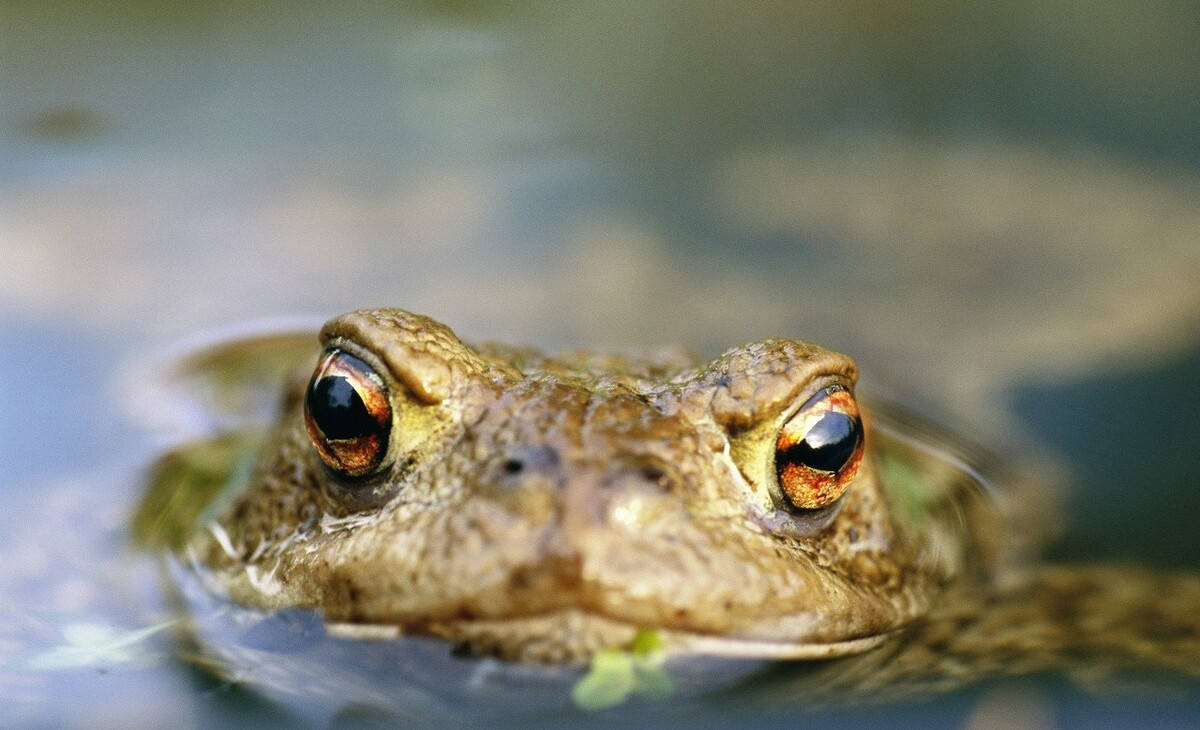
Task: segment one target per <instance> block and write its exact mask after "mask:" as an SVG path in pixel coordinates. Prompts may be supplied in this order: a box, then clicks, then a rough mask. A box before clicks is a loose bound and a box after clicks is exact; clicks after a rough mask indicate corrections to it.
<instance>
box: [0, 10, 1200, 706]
mask: <svg viewBox="0 0 1200 730" xmlns="http://www.w3.org/2000/svg"><path fill="white" fill-rule="evenodd" d="M1198 22H1200V10H1197V8H1196V7H1195V6H1194V5H1191V4H1187V3H1182V2H1169V1H1164V2H1154V3H1150V4H1146V3H1120V2H1109V3H1094V4H1092V5H1091V6H1088V7H1084V6H1081V5H1079V4H1077V3H1073V2H1058V1H1051V2H1044V3H1039V4H1037V7H1032V6H1030V5H1029V4H1025V3H1015V2H1001V3H969V4H965V5H963V6H961V7H959V8H957V9H955V10H953V11H946V10H945V9H944V8H943V7H941V6H940V5H938V4H935V3H924V2H918V3H911V2H906V3H901V2H885V3H874V4H867V3H837V4H833V3H830V4H828V5H825V4H792V3H785V2H779V3H756V4H752V5H746V4H744V3H734V2H718V3H708V4H705V5H704V6H703V7H694V8H689V9H688V10H687V11H686V12H685V11H683V10H681V9H680V8H679V7H678V6H676V5H673V4H669V3H661V4H660V3H646V2H638V3H633V2H620V3H606V4H602V5H584V6H582V7H567V6H564V5H562V4H559V3H536V2H517V3H507V4H495V5H493V4H487V3H469V2H464V3H413V4H406V5H404V6H396V7H392V6H389V5H386V4H377V3H357V2H351V3H341V4H338V5H337V6H327V5H323V4H318V3H291V4H287V5H283V4H269V3H268V4H259V3H234V4H221V3H218V4H203V5H196V6H191V5H187V4H158V3H151V2H125V3H112V4H106V3H101V4H90V5H86V6H83V5H81V4H77V3H69V2H39V3H33V2H21V1H19V0H6V2H4V3H2V4H0V26H2V27H3V28H5V31H4V33H3V34H2V36H0V100H2V103H0V260H2V261H3V265H2V266H0V311H2V312H3V317H2V318H0V343H2V344H3V345H4V351H5V353H6V357H5V358H4V361H3V364H2V365H0V375H2V377H0V383H2V384H0V413H2V414H3V416H2V417H0V443H3V445H4V447H3V449H2V450H0V454H3V456H4V459H3V462H2V463H3V464H4V466H5V467H6V470H7V473H8V477H7V478H6V479H5V480H3V482H0V515H2V516H0V525H2V528H3V532H2V533H0V534H2V535H3V537H4V539H3V543H2V544H0V564H2V565H3V566H4V567H3V569H2V571H0V573H2V574H0V589H2V590H0V708H2V709H0V725H5V726H9V725H12V726H76V725H87V726H89V727H95V726H110V725H118V724H122V725H128V724H137V725H144V724H152V725H166V724H169V723H171V724H176V725H178V726H179V727H190V726H211V725H213V724H215V723H225V722H237V723H239V724H251V723H261V724H264V725H272V724H291V723H293V722H297V721H304V720H307V722H310V723H312V724H314V725H324V724H328V723H330V722H333V723H335V724H336V723H339V722H340V723H345V724H360V723H361V724H370V723H372V722H378V723H380V724H383V723H386V722H388V721H389V720H391V719H394V718H391V717H388V716H375V715H372V714H371V713H370V711H369V710H356V709H354V708H349V709H343V710H342V712H341V714H338V710H337V709H336V708H335V709H334V710H332V711H331V712H332V714H330V713H329V712H327V713H326V714H321V713H319V712H318V713H314V714H306V713H309V712H310V711H311V708H306V707H304V706H302V705H289V704H288V703H287V702H280V701H275V700H271V699H264V698H262V697H260V696H259V695H257V694H256V693H255V692H254V691H252V690H250V689H246V688H243V687H241V686H236V685H231V684H229V683H227V682H224V681H221V680H218V679H216V678H214V677H213V676H212V675H210V674H206V673H205V672H203V671H201V670H199V669H196V668H193V667H191V666H190V665H189V664H187V663H186V662H183V661H180V660H178V659H172V655H173V654H174V653H175V651H176V648H175V645H174V644H173V643H172V640H171V639H170V637H169V634H170V632H169V631H168V630H166V628H167V627H165V626H163V625H162V622H163V621H165V620H166V619H165V617H167V616H169V615H170V614H169V611H168V610H167V606H166V605H165V602H164V601H165V599H164V597H163V596H162V594H161V593H160V592H159V591H158V590H157V589H156V582H155V579H154V578H155V576H154V566H153V563H152V562H151V561H149V560H147V559H145V558H144V557H139V556H138V555H137V554H136V553H135V552H134V551H132V550H131V549H130V548H129V547H128V538H127V536H126V533H125V525H126V522H127V519H128V515H129V514H130V513H131V512H132V510H133V509H134V507H135V505H136V502H137V498H138V495H139V493H140V491H141V489H142V476H143V474H144V470H145V468H146V465H147V464H149V463H150V461H151V460H152V459H153V458H154V456H155V455H156V454H158V453H160V452H161V451H162V449H163V448H164V446H165V445H166V444H170V443H173V442H174V441H177V440H178V439H179V438H181V437H182V436H183V435H185V434H186V432H187V431H188V429H194V427H195V424H194V423H191V422H188V421H187V419H186V418H184V417H183V416H181V415H180V414H177V413H171V412H169V411H170V407H169V404H164V406H163V409H162V410H163V411H166V412H163V413H157V414H156V413H155V410H154V408H153V407H147V404H146V403H145V402H144V399H142V400H138V398H137V397H136V392H135V393H131V390H130V388H131V387H132V388H133V389H134V391H136V387H137V381H136V378H131V377H130V374H131V373H140V372H143V370H142V368H144V366H145V365H146V363H147V362H148V361H150V360H151V359H152V358H155V357H159V356H160V355H161V353H162V352H163V351H164V350H163V348H177V351H178V348H186V344H184V345H180V344H179V343H185V342H186V341H192V342H196V341H199V340H200V339H203V338H204V337H205V336H206V333H211V332H215V331H220V330H222V328H228V327H231V326H239V325H241V323H245V322H248V321H259V320H264V319H272V318H287V321H289V322H293V321H295V320H296V319H297V318H308V319H307V320H306V321H312V319H315V320H316V321H319V320H320V319H321V318H322V317H327V316H330V315H333V314H336V313H339V312H343V311H347V310H351V309H357V308H361V307H366V306H380V305H388V306H399V307H404V308H407V309H411V310H414V311H419V312H424V313H428V314H430V315H432V316H434V317H436V318H437V319H439V320H441V321H444V322H447V323H448V324H450V325H451V326H453V327H454V328H455V329H456V330H457V331H458V332H459V333H460V334H462V335H464V337H466V338H468V339H473V340H500V341H508V342H515V343H530V344H535V345H539V346H543V347H548V348H555V347H562V346H588V347H624V348H628V347H639V346H655V345H661V344H681V345H684V346H687V347H689V348H692V349H694V350H696V351H698V352H702V353H707V354H715V353H716V352H719V351H720V350H721V349H723V348H725V347H728V346H731V345H735V344H740V343H743V342H747V341H750V340H753V339H757V338H761V337H764V336H770V335H783V336H790V337H798V338H805V339H811V340H814V341H817V342H821V343H823V344H825V345H828V346H830V347H833V348H836V349H838V350H841V351H844V352H847V353H850V354H851V355H853V356H854V357H855V358H856V359H857V360H858V362H859V365H860V367H861V370H862V372H863V373H864V381H865V384H866V386H867V387H870V388H873V389H875V390H876V391H883V392H886V393H888V394H890V395H891V396H893V397H899V398H902V399H903V400H904V401H905V402H909V403H912V404H914V405H915V406H917V407H919V408H921V409H923V410H926V411H928V412H932V413H935V414H941V417H943V418H945V419H946V420H949V421H951V422H953V423H956V424H964V425H963V426H962V427H961V428H962V429H963V430H964V431H965V432H966V433H967V435H969V436H970V438H972V439H974V440H976V441H981V442H985V443H988V444H990V445H992V446H993V447H994V448H996V449H997V450H999V451H1000V452H1001V453H1003V454H1004V455H1005V456H1006V457H1008V458H1010V459H1012V460H1014V461H1022V460H1026V459H1029V460H1037V461H1040V462H1042V463H1045V464H1047V467H1048V469H1049V470H1050V471H1051V472H1053V473H1054V474H1055V475H1056V476H1055V477H1054V481H1057V482H1060V483H1064V484H1066V485H1068V487H1069V497H1068V499H1067V502H1066V507H1065V509H1064V510H1063V512H1064V514H1065V516H1066V521H1065V525H1064V529H1063V533H1062V536H1061V539H1060V541H1059V542H1058V543H1056V545H1055V546H1054V547H1053V548H1052V555H1053V556H1054V557H1056V558H1061V559H1070V560H1098V559H1104V560H1114V559H1115V560H1118V561H1128V562H1131V563H1135V564H1139V565H1146V566H1152V567H1155V568H1158V569H1174V570H1193V571H1194V570H1197V569H1200V532H1197V531H1196V530H1195V529H1194V525H1193V522H1194V520H1193V519H1192V515H1194V514H1195V513H1196V511H1197V509H1200V490H1197V489H1196V488H1195V485H1196V481H1197V476H1196V475H1197V474H1200V423H1198V422H1197V420H1196V418H1195V413H1196V410H1197V406H1198V405H1200V404H1198V402H1197V400H1198V398H1200V388H1198V387H1197V383H1198V382H1200V337H1198V336H1197V334H1196V333H1197V332H1200V285H1198V284H1197V282H1200V145H1197V144H1196V136H1195V120H1196V119H1197V118H1200V97H1198V96H1197V95H1196V94H1195V89H1196V88H1197V85H1198V83H1200V45H1197V44H1196V43H1195V32H1194V30H1195V28H1196V26H1197V23H1198ZM131 381H132V385H131ZM134 401H137V407H131V404H132V403H133V402H134ZM151 406H152V404H151ZM1049 481H1051V479H1050V478H1048V482H1049ZM147 627H150V628H160V629H163V630H161V631H159V632H158V633H154V634H152V635H147V636H141V637H137V636H135V635H134V634H135V633H136V632H138V631H141V630H143V629H146V628H147ZM429 651H430V652H431V654H436V653H437V652H436V650H434V649H430V650H429ZM445 671H447V672H452V671H454V670H452V669H446V670H445ZM997 708H1005V709H1001V710H998V709H997ZM555 712H557V710H556V711H555ZM562 712H576V711H575V710H572V709H571V708H570V706H569V705H568V706H567V707H566V708H565V709H563V710H562ZM798 712H806V713H810V714H806V715H805V719H806V721H808V722H810V723H811V724H814V725H818V726H821V725H830V726H837V725H842V724H847V725H858V724H862V723H865V722H871V723H872V724H880V725H884V726H896V727H901V726H911V724H914V723H918V722H919V723H921V724H927V725H930V726H935V727H939V726H940V727H959V726H963V725H966V724H971V726H973V727H995V726H997V725H996V724H995V723H1000V726H1013V724H1014V718H1016V720H1018V721H1020V722H1018V723H1017V724H1021V722H1024V723H1026V724H1040V725H1041V726H1055V725H1062V726H1069V725H1073V724H1080V723H1089V724H1095V725H1099V724H1112V725H1116V726H1124V725H1126V724H1138V725H1148V726H1171V725H1194V724H1196V723H1200V695H1198V694H1197V693H1196V692H1195V691H1190V690H1185V691H1183V692H1182V693H1181V692H1173V693H1166V694H1164V693H1161V692H1157V691H1155V690H1154V688H1149V689H1146V690H1145V691H1139V692H1133V693H1131V694H1125V695H1122V696H1121V698H1120V699H1119V701H1118V700H1113V699H1112V698H1105V697H1099V698H1098V697H1095V696H1093V695H1091V694H1088V693H1085V692H1081V691H1079V690H1077V689H1075V688H1074V687H1073V686H1071V685H1070V684H1068V683H1066V682H1065V681H1064V680H1062V679H1061V678H1058V677H1043V678H1037V679H1036V680H1030V681H1023V682H1015V683H1014V682H1008V683H983V684H982V685H979V686H976V687H973V688H971V689H969V690H965V691H960V692H957V693H953V694H950V695H946V696H942V697H938V698H933V699H929V700H924V701H921V702H919V703H908V704H898V705H897V704H891V705H887V706H886V707H883V708H866V709H853V710H849V709H845V708H841V709H832V710H824V709H823V710H819V711H818V710H811V709H810V708H796V707H783V708H779V707H772V708H767V707H765V706H761V705H754V704H753V703H752V702H751V700H750V699H749V694H747V695H745V696H743V695H739V694H738V693H737V692H732V693H726V694H722V695H719V696H717V697H714V698H702V699H697V700H694V701H689V702H686V703H682V702H675V703H668V704H665V705H655V704H654V703H645V704H641V705H636V706H635V707H634V711H632V712H631V713H630V714H617V715H616V716H613V715H604V716H599V717H592V719H594V720H597V721H598V722H605V723H612V722H617V723H620V722H627V723H632V722H634V719H636V718H637V717H640V716H642V715H640V714H639V713H651V714H653V715H654V716H655V717H656V718H657V717H661V718H662V719H663V720H664V721H668V720H669V721H672V722H677V723H678V724H683V723H688V724H689V725H696V724H700V725H704V724H722V723H727V722H729V723H731V722H735V721H737V722H746V721H747V718H749V721H750V722H751V724H753V723H754V722H757V723H758V724H760V725H762V726H773V725H782V724H789V725H790V724H794V721H795V720H794V715H795V713H798ZM1006 713H1007V714H1006ZM1022 713H1023V714H1022ZM562 717H563V716H562V715H559V714H555V713H549V714H547V715H546V716H545V717H541V718H534V719H530V718H525V720H526V721H528V722H530V723H536V722H548V723H553V722H555V721H556V720H561V719H562ZM570 717H572V718H575V717H576V716H575V715H570ZM580 717H584V716H582V715H580ZM510 719H511V718H510ZM1005 721H1007V722H1008V724H1007V725H1004V722H1005ZM988 723H993V724H990V725H989V724H988Z"/></svg>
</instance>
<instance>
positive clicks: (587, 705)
mask: <svg viewBox="0 0 1200 730" xmlns="http://www.w3.org/2000/svg"><path fill="white" fill-rule="evenodd" d="M665 660H666V654H665V652H664V651H663V640H662V635H661V634H659V632H657V631H653V630H648V629H643V630H641V631H638V633H637V636H635V637H634V639H633V643H632V645H631V646H630V649H629V651H616V650H612V649H609V650H605V651H600V652H597V653H596V654H595V655H594V656H593V657H592V663H591V666H590V667H589V669H588V673H587V674H585V675H584V676H583V678H582V679H580V680H579V681H578V682H577V683H576V684H575V687H574V688H573V689H572V690H571V699H572V700H573V701H574V702H575V706H576V707H578V708H579V709H581V710H587V711H592V710H603V709H605V708H608V707H615V706H616V705H619V704H621V703H622V702H625V701H626V700H627V699H629V697H630V695H633V694H638V695H641V696H642V697H645V698H647V699H650V700H664V699H667V698H668V697H670V696H671V694H672V693H673V692H674V691H675V685H674V683H673V682H672V681H671V677H670V675H668V674H667V672H666V670H664V669H663V668H662V664H663V662H664V661H665Z"/></svg>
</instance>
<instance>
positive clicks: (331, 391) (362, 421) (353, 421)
mask: <svg viewBox="0 0 1200 730" xmlns="http://www.w3.org/2000/svg"><path fill="white" fill-rule="evenodd" d="M308 412H309V413H310V414H312V418H313V420H314V421H316V423H317V426H318V427H320V429H321V433H323V434H325V438H328V439H352V438H358V437H359V436H366V435H368V434H372V433H375V432H377V431H379V424H378V423H377V422H376V421H375V419H374V418H371V414H370V413H368V412H367V406H366V405H365V404H364V403H363V401H362V398H360V397H359V395H358V391H356V390H355V389H354V386H353V385H351V384H350V381H348V380H347V379H346V378H343V377H341V376H339V375H327V376H325V377H324V378H321V379H320V380H318V381H317V382H316V383H315V384H314V385H313V387H312V388H311V389H310V390H309V391H308Z"/></svg>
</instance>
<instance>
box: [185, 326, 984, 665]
mask: <svg viewBox="0 0 1200 730" xmlns="http://www.w3.org/2000/svg"><path fill="white" fill-rule="evenodd" d="M321 338H322V341H323V342H324V344H325V345H326V346H331V347H332V346H335V347H340V348H343V349H345V350H347V351H349V352H351V353H353V354H355V355H357V356H358V357H360V358H361V359H363V360H364V361H366V362H367V363H369V364H370V365H372V366H373V367H374V369H375V370H376V371H377V372H378V373H379V374H380V375H381V376H382V378H383V379H384V381H385V383H386V385H387V389H388V392H389V398H390V401H391V405H392V408H393V413H394V416H393V425H392V430H391V440H390V443H389V446H388V454H387V457H386V459H385V461H384V464H383V465H382V466H381V468H380V470H379V471H378V472H377V473H376V474H374V475H371V476H369V477H367V478H365V479H360V480H353V481H349V480H344V479H341V478H339V477H338V476H336V475H335V474H334V473H333V472H331V471H330V470H329V469H328V468H327V467H326V466H325V465H324V464H323V463H322V462H321V460H320V458H319V457H318V456H317V454H316V452H315V451H314V449H313V447H312V446H311V444H310V442H309V437H308V435H307V434H306V432H305V428H304V423H303V413H302V400H303V399H302V398H301V397H300V394H301V392H302V391H301V389H300V388H294V389H293V391H292V392H291V394H290V395H289V397H288V404H287V406H286V408H285V409H284V412H283V414H282V419H281V422H280V424H279V426H278V428H277V430H276V432H275V434H274V436H273V437H272V439H271V441H270V442H269V444H268V446H267V448H266V450H265V453H264V456H263V458H262V460H261V462H260V463H259V465H258V467H257V470H256V472H255V475H254V477H253V478H252V480H251V482H250V484H249V486H248V487H247V488H246V490H245V491H244V492H243V493H242V494H241V495H240V496H238V497H237V498H236V500H234V501H233V502H232V504H231V506H230V507H229V509H228V510H227V511H226V512H225V513H224V514H223V516H221V517H220V519H219V521H218V523H217V524H216V525H214V526H213V529H212V530H209V531H206V532H205V534H204V536H202V537H201V538H200V539H199V542H198V543H197V544H194V545H193V548H194V549H195V550H196V551H197V554H199V555H200V556H201V558H202V559H203V560H204V561H205V562H207V563H208V564H209V565H210V566H211V567H212V568H215V569H216V574H217V575H220V576H221V577H222V578H223V582H224V584H225V586H226V587H227V588H228V589H229V590H230V592H231V594H232V596H233V597H234V598H235V599H236V600H239V601H243V602H248V603H252V604H256V605H262V606H266V607H281V606H311V607H317V608H319V609H321V610H322V611H323V612H324V614H325V616H326V618H327V620H329V621H331V622H342V623H347V624H354V625H360V626H362V625H369V626H380V625H383V626H393V627H399V628H400V629H401V630H403V631H405V632H416V633H426V634H434V635H439V636H445V637H448V638H452V639H456V640H461V641H466V642H468V643H470V644H473V645H474V646H476V647H478V648H480V649H483V650H486V651H492V652H495V653H498V654H500V655H502V656H506V657H510V658H523V659H540V660H563V659H580V658H583V657H586V656H587V655H588V654H590V653H592V652H594V651H595V650H596V649H598V648H603V647H619V646H622V645H624V644H626V643H627V642H628V641H630V640H631V638H632V636H633V635H634V633H635V631H636V630H637V629H638V628H656V629H660V630H661V631H663V634H664V635H665V636H666V637H667V638H668V640H669V642H670V643H673V644H675V645H678V646H680V647H684V648H686V647H688V646H689V645H690V646H692V647H701V648H703V647H704V646H709V647H710V648H711V647H713V646H717V647H718V649H717V650H721V649H720V648H719V647H721V646H724V647H725V649H727V650H729V651H732V652H734V653H739V652H741V653H759V654H767V655H776V656H796V657H804V656H828V655H834V654H840V653H848V652H852V651H855V650H861V649H864V648H866V647H868V646H870V645H871V643H872V641H873V640H875V639H877V638H880V637H883V636H885V635H886V634H888V632H891V631H893V630H895V629H897V628H899V627H901V626H904V625H906V624H908V623H909V622H911V621H913V620H914V619H915V618H916V617H918V616H920V615H922V614H923V613H924V612H925V610H926V608H927V604H928V602H929V600H930V598H931V595H932V593H933V592H934V588H935V587H936V586H938V585H941V584H943V583H945V582H946V581H947V580H948V579H949V578H950V577H951V575H952V574H953V573H954V572H955V571H957V570H959V569H960V567H961V566H960V562H961V556H958V555H956V554H954V550H947V549H946V546H945V545H942V546H940V548H937V547H935V548H931V547H930V546H929V545H927V544H925V543H924V542H922V541H920V540H919V539H918V537H917V536H916V535H914V534H909V533H908V532H906V531H905V530H904V529H902V525H901V524H900V523H899V522H897V521H896V520H893V519H892V518H891V517H890V514H889V511H890V507H889V504H888V501H887V497H886V494H885V492H884V491H883V490H882V489H881V485H880V483H879V479H878V477H877V473H876V469H875V465H874V462H873V459H872V457H871V453H870V450H871V443H872V442H871V436H870V434H868V436H867V449H868V454H867V458H865V459H864V462H863V466H862V467H861V469H860V471H859V473H858V476H857V477H856V479H855V480H854V482H853V483H852V484H851V485H850V487H849V489H848V490H847V492H846V495H845V496H844V497H843V498H842V500H841V503H840V505H839V507H838V508H837V509H835V510H834V511H833V512H831V513H830V514H827V515H824V516H823V517H822V518H821V519H817V518H815V517H813V516H811V515H805V514H797V513H796V512H795V511H794V510H789V509H788V508H787V506H786V503H785V502H783V501H782V496H781V494H780V492H779V489H778V485H777V484H776V483H775V476H774V468H773V461H772V459H773V458H774V446H775V439H776V435H777V433H778V430H779V428H780V427H781V425H782V424H783V423H784V421H785V420H786V419H787V417H789V416H790V415H791V413H792V412H793V411H794V410H795V409H796V408H797V407H798V406H799V404H801V403H803V402H804V401H805V400H806V399H808V398H809V397H810V396H812V395H813V394H814V393H815V392H816V391H817V390H819V389H820V388H823V387H826V386H828V385H831V384H841V385H843V386H845V387H847V388H851V387H852V386H853V384H854V381H855V378H856V372H855V366H854V363H853V362H852V361H851V360H850V359H849V358H847V357H845V356H843V355H840V354H837V353H834V352H830V351H828V350H824V349H822V348H820V347H818V346H816V345H812V344H809V343H806V342H798V341H791V340H767V341H762V342H757V343H753V344H750V345H746V346H744V347H739V348H736V349H733V350H730V351H728V352H726V353H725V354H724V355H722V356H721V357H719V358H717V359H716V360H714V361H712V362H710V363H708V364H700V365H697V364H695V363H693V362H690V361H689V360H688V359H686V358H685V357H683V356H681V355H679V354H677V353H669V352H667V353H660V354H658V355H652V356H649V357H644V358H636V359H635V358H625V357H618V356H612V355H598V354H590V353H568V354H565V355H561V356H557V357H547V356H543V355H540V354H538V353H536V352H533V351H528V350H520V349H515V348H507V347H502V346H482V347H477V348H471V347H468V346H467V345H464V344H463V343H462V342H460V341H459V340H458V338H457V337H456V336H455V335H454V333H453V332H451V331H450V330H449V329H448V328H447V327H445V326H444V325H442V324H439V323H438V322H435V321H433V320H431V319H428V318H425V317H422V316H418V315H415V314H411V313H408V312H404V311H400V310H391V309H384V310H373V311H360V312H354V313H351V314H347V315H345V316H342V317H339V318H337V319H334V320H332V321H330V322H329V323H328V324H327V325H326V326H325V327H324V328H323V330H322V332H321ZM514 465H517V466H514ZM706 641H708V642H709V643H708V644H705V642H706ZM714 641H715V642H716V643H715V644H714V643H713V642H714ZM722 641H724V642H728V643H726V644H721V643H720V642H722ZM689 642H690V644H689Z"/></svg>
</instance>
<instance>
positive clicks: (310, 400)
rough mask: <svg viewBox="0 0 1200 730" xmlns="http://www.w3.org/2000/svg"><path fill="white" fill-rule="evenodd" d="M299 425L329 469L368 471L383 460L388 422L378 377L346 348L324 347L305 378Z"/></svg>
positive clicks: (354, 472) (387, 406) (387, 408)
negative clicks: (332, 348) (307, 379)
mask: <svg viewBox="0 0 1200 730" xmlns="http://www.w3.org/2000/svg"><path fill="white" fill-rule="evenodd" d="M304 426H305V428H306V429H307V431H308V438H309V440H310V441H312V444H313V447H314V448H316V450H317V453H318V454H319V455H320V456H321V460H322V461H324V462H325V464H326V465H328V466H329V468H330V469H333V470H334V471H336V472H338V473H339V474H342V475H344V476H348V477H360V476H364V475H366V474H369V473H370V472H372V471H373V470H374V469H375V468H376V467H378V466H379V464H380V463H381V462H382V461H383V457H384V454H385V453H386V452H387V444H388V433H389V432H390V431H391V428H392V407H391V404H390V403H389V402H388V392H387V387H386V386H385V385H384V382H383V378H381V377H379V374H378V373H376V372H375V371H374V370H373V369H371V366H370V365H368V364H367V363H365V362H363V361H362V360H360V359H359V358H357V357H355V356H353V355H351V354H350V353H348V352H344V351H342V350H336V349H335V350H330V351H328V352H327V353H326V354H325V356H324V357H322V358H321V362H319V363H318V364H317V369H316V371H315V372H314V373H313V376H312V380H311V381H309V383H308V390H307V391H306V393H305V396H304Z"/></svg>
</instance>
